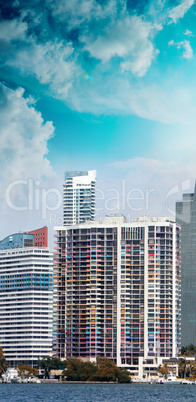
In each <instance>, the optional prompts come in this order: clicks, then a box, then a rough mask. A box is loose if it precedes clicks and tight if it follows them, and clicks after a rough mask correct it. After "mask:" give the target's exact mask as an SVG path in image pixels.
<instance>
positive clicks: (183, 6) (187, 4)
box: [169, 0, 195, 23]
mask: <svg viewBox="0 0 196 402" xmlns="http://www.w3.org/2000/svg"><path fill="white" fill-rule="evenodd" d="M194 3H195V0H182V1H181V3H180V4H178V6H176V7H173V8H172V9H171V10H170V12H169V18H171V19H172V20H173V22H174V23H176V22H177V21H178V20H179V19H180V18H183V17H184V15H185V14H186V13H187V11H188V10H189V9H190V8H191V7H192V5H193V4H194Z"/></svg>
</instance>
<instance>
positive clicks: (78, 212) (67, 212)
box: [63, 170, 96, 226]
mask: <svg viewBox="0 0 196 402" xmlns="http://www.w3.org/2000/svg"><path fill="white" fill-rule="evenodd" d="M95 183H96V170H90V171H84V172H81V171H71V172H65V183H64V185H63V224H64V225H66V226H67V225H75V224H77V223H82V222H85V221H89V220H91V221H92V220H94V219H95Z"/></svg>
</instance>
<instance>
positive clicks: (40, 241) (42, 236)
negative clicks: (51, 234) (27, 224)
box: [28, 226, 48, 247]
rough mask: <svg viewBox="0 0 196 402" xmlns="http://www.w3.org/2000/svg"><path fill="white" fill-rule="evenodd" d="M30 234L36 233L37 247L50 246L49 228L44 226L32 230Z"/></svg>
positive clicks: (35, 244)
mask: <svg viewBox="0 0 196 402" xmlns="http://www.w3.org/2000/svg"><path fill="white" fill-rule="evenodd" d="M28 233H29V234H33V235H34V246H35V247H48V228H47V226H44V227H43V228H40V229H36V230H31V231H30V232H28Z"/></svg>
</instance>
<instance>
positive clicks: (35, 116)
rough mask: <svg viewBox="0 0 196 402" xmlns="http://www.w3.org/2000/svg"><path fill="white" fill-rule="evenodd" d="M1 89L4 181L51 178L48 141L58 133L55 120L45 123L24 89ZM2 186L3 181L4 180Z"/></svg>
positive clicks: (2, 173) (2, 171) (2, 86)
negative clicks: (54, 124)
mask: <svg viewBox="0 0 196 402" xmlns="http://www.w3.org/2000/svg"><path fill="white" fill-rule="evenodd" d="M0 90H1V109H0V120H1V134H0V139H1V148H0V161H1V179H3V182H4V183H7V181H11V180H16V179H21V178H24V179H27V178H30V177H34V178H36V179H41V177H43V176H45V177H48V178H49V177H50V176H52V175H53V170H52V167H51V165H50V162H49V160H48V159H47V158H46V154H47V153H48V149H47V141H48V140H49V139H50V138H51V136H53V134H54V127H53V125H52V122H46V123H44V121H43V118H42V116H41V113H40V112H38V111H36V109H35V107H34V106H32V104H31V103H32V100H31V99H30V100H29V99H28V98H27V99H25V98H24V96H23V95H24V90H23V89H22V88H19V89H16V90H13V89H9V88H7V87H5V86H4V85H1V86H0ZM1 185H2V182H1Z"/></svg>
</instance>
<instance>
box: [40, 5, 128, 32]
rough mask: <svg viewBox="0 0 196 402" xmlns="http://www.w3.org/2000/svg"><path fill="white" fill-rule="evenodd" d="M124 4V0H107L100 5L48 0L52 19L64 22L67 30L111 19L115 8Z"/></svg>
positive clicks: (115, 10)
mask: <svg viewBox="0 0 196 402" xmlns="http://www.w3.org/2000/svg"><path fill="white" fill-rule="evenodd" d="M120 4H122V6H123V5H124V4H125V2H124V0H107V1H104V2H103V3H102V4H100V3H98V2H97V1H96V0H82V1H81V0H72V1H65V0H48V6H49V7H50V8H51V10H52V12H53V15H54V17H56V18H58V19H59V20H60V21H64V22H66V25H67V26H68V28H69V29H73V28H77V27H79V26H81V25H82V24H85V23H88V22H90V21H92V20H95V21H96V20H100V19H106V18H107V17H109V18H112V17H113V16H114V15H115V14H116V12H117V7H118V6H119V5H120Z"/></svg>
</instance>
